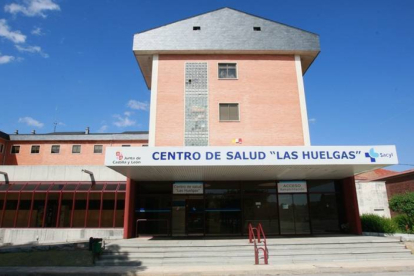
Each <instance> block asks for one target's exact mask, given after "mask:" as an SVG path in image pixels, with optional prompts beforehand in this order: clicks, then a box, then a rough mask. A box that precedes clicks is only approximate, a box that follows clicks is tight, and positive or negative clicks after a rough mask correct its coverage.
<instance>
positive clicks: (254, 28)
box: [253, 27, 262, 32]
mask: <svg viewBox="0 0 414 276" xmlns="http://www.w3.org/2000/svg"><path fill="white" fill-rule="evenodd" d="M261 30H262V28H261V27H253V31H256V32H260V31H261Z"/></svg>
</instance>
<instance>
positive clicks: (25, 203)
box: [16, 193, 32, 227]
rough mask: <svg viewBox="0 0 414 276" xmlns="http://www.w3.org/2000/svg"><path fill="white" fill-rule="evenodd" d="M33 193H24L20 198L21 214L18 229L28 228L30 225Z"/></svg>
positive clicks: (18, 215)
mask: <svg viewBox="0 0 414 276" xmlns="http://www.w3.org/2000/svg"><path fill="white" fill-rule="evenodd" d="M31 205H32V193H22V194H21V196H20V204H19V212H18V214H17V224H16V227H27V226H28V223H29V215H30V207H31Z"/></svg>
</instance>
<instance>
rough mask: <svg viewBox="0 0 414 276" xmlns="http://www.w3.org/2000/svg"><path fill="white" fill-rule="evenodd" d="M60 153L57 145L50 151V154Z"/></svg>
mask: <svg viewBox="0 0 414 276" xmlns="http://www.w3.org/2000/svg"><path fill="white" fill-rule="evenodd" d="M59 152H60V146H59V145H53V146H52V149H51V150H50V153H59Z"/></svg>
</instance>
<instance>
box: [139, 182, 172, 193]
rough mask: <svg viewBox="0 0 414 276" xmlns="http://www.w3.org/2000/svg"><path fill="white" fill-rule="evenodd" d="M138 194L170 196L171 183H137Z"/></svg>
mask: <svg viewBox="0 0 414 276" xmlns="http://www.w3.org/2000/svg"><path fill="white" fill-rule="evenodd" d="M137 191H138V194H171V193H172V183H171V182H163V183H162V182H161V183H160V182H158V183H156V182H141V183H138V189H137Z"/></svg>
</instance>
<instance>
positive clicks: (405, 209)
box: [389, 193, 414, 221]
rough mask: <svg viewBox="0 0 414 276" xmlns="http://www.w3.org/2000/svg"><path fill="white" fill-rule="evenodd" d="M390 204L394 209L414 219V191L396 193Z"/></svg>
mask: <svg viewBox="0 0 414 276" xmlns="http://www.w3.org/2000/svg"><path fill="white" fill-rule="evenodd" d="M389 204H390V209H391V210H392V211H394V212H398V213H401V214H405V215H406V216H407V217H409V218H410V220H411V221H414V193H405V194H399V195H395V196H393V197H392V198H391V199H390V201H389Z"/></svg>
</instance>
